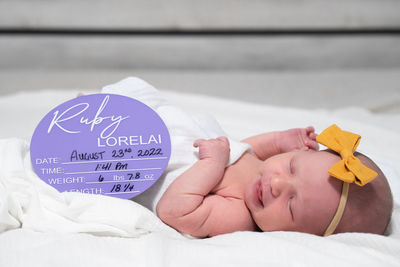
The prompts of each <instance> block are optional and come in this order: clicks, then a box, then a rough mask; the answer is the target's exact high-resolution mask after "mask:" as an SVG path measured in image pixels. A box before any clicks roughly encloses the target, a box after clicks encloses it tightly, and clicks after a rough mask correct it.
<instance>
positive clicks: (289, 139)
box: [243, 126, 318, 160]
mask: <svg viewBox="0 0 400 267" xmlns="http://www.w3.org/2000/svg"><path fill="white" fill-rule="evenodd" d="M314 131H315V130H314V127H311V126H310V127H307V128H296V129H289V130H286V131H280V132H269V133H264V134H260V135H256V136H253V137H250V138H247V139H245V140H243V142H245V143H248V144H250V145H251V146H252V147H253V151H254V153H255V154H256V156H257V157H258V158H260V159H261V160H265V159H267V158H269V157H271V156H273V155H276V154H280V153H285V152H289V151H293V150H296V149H302V150H308V149H314V150H318V143H317V142H316V141H315V138H316V136H317V135H316V134H315V132H314Z"/></svg>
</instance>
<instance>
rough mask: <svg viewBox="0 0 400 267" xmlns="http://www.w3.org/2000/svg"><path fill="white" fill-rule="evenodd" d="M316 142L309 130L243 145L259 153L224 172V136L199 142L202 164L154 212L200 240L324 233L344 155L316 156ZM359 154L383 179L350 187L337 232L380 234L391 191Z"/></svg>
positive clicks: (388, 211) (175, 184) (275, 134)
mask: <svg viewBox="0 0 400 267" xmlns="http://www.w3.org/2000/svg"><path fill="white" fill-rule="evenodd" d="M315 138H316V134H315V133H314V129H313V128H312V127H308V128H306V129H291V130H287V131H282V132H273V133H266V134H262V135H258V136H255V137H251V138H248V139H245V140H243V142H246V143H249V144H250V145H251V146H252V147H253V150H254V153H248V152H246V153H245V154H244V155H243V156H242V157H241V158H240V159H239V160H238V161H237V162H236V163H235V164H233V165H231V166H229V167H227V168H225V165H226V162H227V160H228V155H229V143H228V140H227V138H225V137H219V138H217V139H211V140H197V141H195V143H194V146H195V147H198V148H199V156H200V160H199V161H198V162H197V163H196V164H195V165H193V166H192V167H191V168H190V169H188V170H187V171H186V172H185V173H183V174H182V175H181V176H179V177H178V178H177V179H176V180H175V181H174V182H173V183H172V184H171V185H170V186H169V188H168V189H167V191H166V192H165V193H164V195H163V197H162V198H161V200H160V202H159V203H158V206H157V213H158V215H159V216H160V218H161V219H162V220H163V221H164V222H165V223H167V224H169V225H170V226H172V227H174V228H176V229H178V230H179V231H181V232H183V233H188V234H191V235H193V236H197V237H207V236H215V235H218V234H224V233H230V232H234V231H246V230H247V231H277V230H283V231H299V232H305V233H312V234H316V235H323V234H324V233H325V230H326V229H327V227H328V225H329V223H330V222H331V220H332V218H333V216H334V214H335V212H336V209H337V207H338V203H339V197H340V195H341V194H340V191H341V187H342V184H343V182H342V181H340V180H338V179H334V178H333V177H331V176H330V175H329V174H328V169H329V168H331V167H332V165H334V164H335V163H336V162H338V161H339V160H340V159H341V158H340V156H339V155H338V154H336V153H334V152H333V151H331V150H324V151H318V144H317V143H316V141H315ZM357 156H358V157H359V158H360V160H361V161H362V162H363V163H364V164H365V165H367V166H368V167H370V168H371V169H374V170H375V171H376V172H377V173H378V177H377V178H376V179H374V180H373V181H372V182H370V183H369V184H367V185H365V186H363V187H359V186H358V185H354V184H352V185H351V186H350V193H349V199H348V203H347V206H346V208H345V211H344V214H343V218H342V219H341V221H340V223H339V225H338V226H337V227H336V231H335V233H340V232H368V233H376V234H383V232H384V230H385V228H386V226H387V224H388V222H389V220H390V216H391V211H392V196H391V191H390V188H389V185H388V183H387V180H386V178H385V176H384V175H383V173H382V172H381V171H380V169H379V168H378V167H377V166H376V165H375V164H374V163H373V162H372V161H371V160H370V159H369V158H367V157H366V156H364V155H362V154H359V153H357Z"/></svg>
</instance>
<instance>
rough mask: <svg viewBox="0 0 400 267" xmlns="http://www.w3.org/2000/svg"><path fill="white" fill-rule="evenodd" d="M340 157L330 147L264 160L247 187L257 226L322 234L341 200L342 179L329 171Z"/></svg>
mask: <svg viewBox="0 0 400 267" xmlns="http://www.w3.org/2000/svg"><path fill="white" fill-rule="evenodd" d="M339 160H340V157H339V156H337V155H335V154H332V153H329V152H327V151H293V152H289V153H284V154H279V155H276V156H274V157H271V158H268V159H267V160H265V161H264V162H263V163H262V164H261V167H260V169H259V171H258V174H257V175H258V177H257V179H256V182H255V183H253V184H250V185H249V186H248V188H246V191H245V202H246V205H247V207H248V209H249V210H250V212H251V214H252V216H253V219H254V221H255V222H256V224H257V225H258V227H259V228H260V229H261V230H262V231H280V230H282V231H299V232H306V233H312V234H317V235H322V234H323V233H324V231H325V229H326V228H327V226H328V225H329V223H330V220H331V219H332V217H333V215H334V214H335V212H336V209H337V206H338V203H339V196H340V192H341V186H342V182H341V181H339V180H337V179H334V178H330V176H329V174H328V169H330V167H332V165H333V164H334V163H336V162H337V161H339Z"/></svg>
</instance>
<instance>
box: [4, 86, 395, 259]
mask: <svg viewBox="0 0 400 267" xmlns="http://www.w3.org/2000/svg"><path fill="white" fill-rule="evenodd" d="M52 94H53V93H51V92H41V93H36V94H20V95H17V96H12V97H5V98H3V99H0V114H1V115H0V116H1V117H0V125H1V126H2V129H5V131H4V132H3V133H1V135H0V137H9V136H17V137H23V138H24V139H25V140H21V139H16V138H14V139H3V140H1V141H0V232H2V233H1V234H0V266H26V265H29V266H110V265H115V266H132V265H133V266H164V265H171V266H188V265H190V266H197V265H198V266H204V265H212V266H214V265H215V266H216V265H218V266H266V265H267V264H271V265H272V266H292V265H294V266H297V265H301V266H321V265H323V266H338V264H341V266H378V265H379V266H399V265H400V164H399V163H400V155H399V152H398V148H400V138H399V137H400V134H399V133H398V132H399V130H400V126H399V123H398V122H400V120H399V116H396V115H385V116H380V115H373V114H370V113H368V112H367V111H365V110H360V109H345V110H337V111H334V112H329V111H324V110H318V111H316V110H312V111H306V110H297V109H284V108H279V107H271V106H262V105H254V104H248V103H242V102H235V101H226V100H222V99H216V98H210V97H205V96H193V95H178V94H174V93H168V92H166V93H165V94H166V96H167V97H168V98H169V99H170V100H171V101H172V102H175V103H176V104H178V105H179V106H181V107H182V108H183V109H185V110H188V111H189V112H192V113H197V112H204V110H207V112H208V113H210V114H212V115H214V116H215V117H216V118H217V120H218V121H219V122H220V123H221V125H222V127H223V128H224V130H225V131H226V132H227V133H229V134H230V135H231V136H232V137H234V138H236V139H242V138H244V137H247V136H249V135H254V134H258V133H261V132H264V131H271V130H280V129H285V128H292V127H304V126H308V125H314V126H315V127H316V129H317V131H318V132H320V131H321V130H323V129H324V128H326V127H327V126H329V125H330V124H332V123H337V124H338V125H339V126H341V127H342V128H344V129H348V130H350V131H354V132H357V133H360V134H361V135H362V136H363V138H362V141H361V144H360V146H359V150H360V151H361V152H364V153H366V154H368V155H370V156H371V157H372V158H373V159H375V161H376V162H377V163H378V164H379V165H380V166H381V168H382V169H383V171H384V172H385V173H386V175H387V177H388V179H389V182H390V184H391V186H392V190H393V195H394V198H395V210H394V212H393V216H392V221H391V224H390V227H389V229H388V233H387V234H388V236H378V235H370V234H358V233H346V234H338V235H333V236H330V237H327V238H323V237H318V236H313V235H309V234H301V233H291V232H274V233H254V232H238V233H232V234H227V235H222V236H217V237H214V238H209V239H204V240H196V239H191V238H187V237H184V236H182V235H180V234H179V233H177V232H176V231H175V230H173V229H171V228H170V227H168V226H166V225H164V224H163V223H162V222H161V221H160V220H159V219H158V218H157V217H156V216H155V215H154V214H153V213H151V212H150V211H148V210H147V209H145V208H143V207H141V206H140V205H138V204H136V203H135V202H132V201H126V200H121V199H115V198H110V197H103V196H93V195H81V194H79V193H64V194H59V193H58V192H57V191H56V190H53V189H52V188H50V187H49V186H47V185H46V184H44V183H43V182H42V181H41V180H40V179H38V178H37V177H36V174H34V173H33V172H32V170H31V168H29V167H27V166H28V165H29V164H30V162H29V157H28V153H27V152H28V144H29V143H28V142H29V137H30V135H31V134H32V132H33V130H34V129H33V128H29V127H28V128H26V126H25V128H23V125H32V122H31V121H36V123H37V122H39V120H40V119H41V116H43V115H44V114H45V113H46V112H48V111H49V110H50V108H51V107H53V106H55V105H57V104H59V103H61V102H62V101H63V100H67V99H68V98H72V97H74V93H70V92H68V91H65V92H62V94H61V95H62V96H63V97H64V99H63V100H61V99H60V98H61V97H60V96H59V100H60V102H57V103H52V101H51V99H50V98H51V96H52ZM35 100H36V101H35ZM39 102H40V104H38V103H39ZM38 105H40V107H38ZM19 106H24V110H23V112H21V110H20V109H18V107H19ZM13 111H14V112H15V113H12V112H13ZM18 112H19V113H18ZM7 114H24V115H23V116H22V115H21V116H20V117H19V118H18V122H17V123H16V122H15V121H17V120H16V118H15V116H18V115H15V116H8V115H7ZM6 115H7V116H6ZM34 124H35V123H34ZM3 127H4V128H3ZM20 130H24V132H19V131H20Z"/></svg>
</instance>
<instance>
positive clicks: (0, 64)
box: [0, 0, 400, 71]
mask: <svg viewBox="0 0 400 267" xmlns="http://www.w3.org/2000/svg"><path fill="white" fill-rule="evenodd" d="M0 59H1V60H0V71H1V70H10V69H11V70H12V69H17V70H21V69H28V70H29V69H32V68H36V69H49V70H54V69H60V70H64V69H65V70H69V69H114V70H115V69H121V70H124V69H125V70H127V69H161V70H163V69H168V70H173V69H177V70H188V69H192V70H300V71H307V70H311V71H312V70H321V69H328V70H329V69H373V68H379V69H381V68H384V69H385V68H397V67H399V66H400V1H398V0H347V1H346V0H336V1H328V0H282V1H277V0H219V1H212V0H204V1H196V0H172V1H162V0H158V1H157V0H148V1H129V0H118V1H108V0H86V1H83V0H79V1H77V0H69V1H61V0H52V1H49V0H0Z"/></svg>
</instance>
